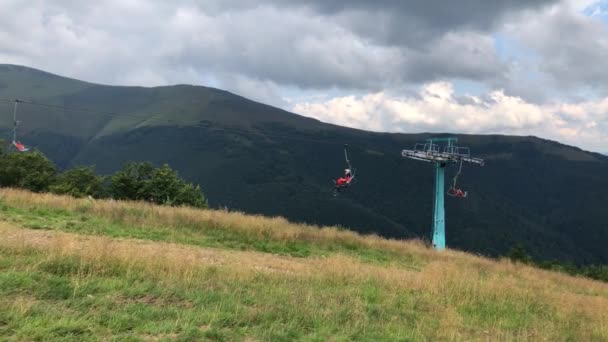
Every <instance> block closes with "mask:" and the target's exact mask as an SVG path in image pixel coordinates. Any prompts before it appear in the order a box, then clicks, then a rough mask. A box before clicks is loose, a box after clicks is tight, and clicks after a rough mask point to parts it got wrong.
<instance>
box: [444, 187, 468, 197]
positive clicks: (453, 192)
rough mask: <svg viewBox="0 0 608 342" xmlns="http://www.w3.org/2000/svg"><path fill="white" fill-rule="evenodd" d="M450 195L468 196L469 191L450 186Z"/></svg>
mask: <svg viewBox="0 0 608 342" xmlns="http://www.w3.org/2000/svg"><path fill="white" fill-rule="evenodd" d="M448 195H450V196H454V197H467V192H466V191H463V190H462V189H456V188H450V190H449V191H448Z"/></svg>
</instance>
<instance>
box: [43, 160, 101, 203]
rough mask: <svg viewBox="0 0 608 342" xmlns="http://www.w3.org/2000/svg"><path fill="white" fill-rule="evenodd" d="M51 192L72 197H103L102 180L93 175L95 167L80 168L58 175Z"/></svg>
mask: <svg viewBox="0 0 608 342" xmlns="http://www.w3.org/2000/svg"><path fill="white" fill-rule="evenodd" d="M50 190H51V192H53V193H56V194H61V195H71V196H74V197H85V196H92V197H95V198H102V197H105V189H104V178H103V177H100V176H97V175H95V167H93V166H81V167H75V168H73V169H70V170H67V171H64V172H62V173H61V174H59V176H58V177H57V180H56V181H55V184H53V185H52V186H51V187H50Z"/></svg>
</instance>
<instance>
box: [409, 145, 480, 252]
mask: <svg viewBox="0 0 608 342" xmlns="http://www.w3.org/2000/svg"><path fill="white" fill-rule="evenodd" d="M456 142H458V138H456V137H445V138H432V139H428V140H427V141H426V143H419V144H416V146H414V149H413V150H403V151H401V155H402V156H403V157H405V158H409V159H414V160H420V161H425V162H429V163H434V164H435V195H434V196H433V247H435V249H437V250H443V249H445V169H446V167H447V166H448V165H455V164H459V163H460V164H461V165H462V163H463V162H466V163H472V164H476V165H480V166H483V164H484V161H483V159H479V158H473V157H471V153H470V150H469V148H468V147H460V146H456V145H455V143H456ZM439 144H442V145H443V148H440V145H439ZM459 172H460V171H459Z"/></svg>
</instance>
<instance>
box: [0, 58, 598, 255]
mask: <svg viewBox="0 0 608 342" xmlns="http://www.w3.org/2000/svg"><path fill="white" fill-rule="evenodd" d="M0 83H1V84H2V86H1V87H0V98H13V97H18V98H21V99H30V100H35V101H38V102H41V103H48V104H56V105H61V106H69V107H82V108H89V109H93V110H94V111H67V110H57V109H53V108H44V107H35V106H31V105H27V104H23V105H22V107H21V111H20V119H21V120H22V126H21V129H22V131H23V133H24V136H23V140H25V141H26V143H28V144H30V145H33V146H35V147H37V148H39V149H40V150H41V151H43V152H44V153H45V154H47V155H48V156H49V157H51V159H53V160H54V161H55V162H56V163H58V164H59V165H60V166H62V167H65V166H70V165H78V164H95V165H96V166H97V169H98V171H100V172H101V173H110V172H113V171H115V170H116V169H117V168H119V167H121V166H122V165H123V164H124V163H125V162H128V161H148V160H149V161H153V162H155V163H169V164H170V165H171V166H172V167H174V168H176V169H177V170H179V172H180V173H181V174H182V175H183V176H185V177H186V178H187V179H189V180H190V181H194V182H196V183H200V184H201V186H202V187H203V189H204V190H205V192H206V195H207V197H208V198H209V199H210V204H211V205H212V206H213V207H220V206H221V207H224V206H226V207H228V208H231V209H237V210H244V211H247V212H251V213H262V214H267V215H282V216H285V217H287V218H289V219H291V220H295V221H305V222H309V223H315V224H324V225H343V226H347V227H351V228H353V229H355V230H357V231H360V232H377V233H379V234H382V235H384V236H389V237H411V236H420V237H423V238H427V237H428V236H429V234H430V231H429V226H430V221H431V211H432V198H431V196H432V187H433V170H432V168H431V166H430V165H427V164H424V163H420V162H415V161H409V160H403V159H402V158H401V157H400V151H401V149H403V148H411V147H412V146H413V145H414V143H415V142H417V141H419V140H423V139H425V138H428V137H429V135H426V134H419V135H408V134H381V133H370V132H365V131H360V130H354V129H348V128H343V127H338V126H334V125H329V124H324V123H321V122H319V121H316V120H313V119H309V118H305V117H301V116H298V115H295V114H292V113H288V112H285V111H283V110H279V109H276V108H273V107H269V106H266V105H263V104H260V103H256V102H253V101H249V100H247V99H244V98H242V97H239V96H236V95H234V94H230V93H228V92H225V91H221V90H217V89H212V88H205V87H194V86H185V85H182V86H174V87H156V88H143V87H113V86H103V85H96V84H90V83H84V82H80V81H76V80H70V79H66V78H61V77H58V76H53V75H50V74H47V73H43V72H40V71H37V70H33V69H28V68H24V67H18V66H7V65H5V66H0ZM0 111H2V112H3V113H5V115H2V116H1V117H0V127H3V128H4V130H5V131H6V132H7V133H8V130H9V129H10V125H11V124H12V123H11V120H12V119H11V115H10V113H11V106H10V103H3V104H1V105H0ZM107 113H118V114H115V115H110V114H107ZM459 138H460V143H461V144H462V145H466V146H470V147H471V149H472V151H473V153H474V154H475V155H477V156H479V157H482V158H485V159H486V160H487V163H486V166H485V167H484V168H472V167H468V168H466V167H465V170H464V173H463V175H462V177H461V178H460V180H461V185H462V187H464V188H465V189H468V190H469V194H470V196H469V197H468V198H467V199H466V200H461V201H459V200H454V199H451V198H450V199H448V202H447V225H448V236H447V242H448V245H449V246H453V247H456V248H461V249H465V250H470V251H475V252H479V253H484V254H489V255H501V254H504V253H506V252H507V251H508V250H509V249H511V248H512V247H513V246H514V245H516V244H518V243H523V244H524V246H525V247H526V249H527V250H528V251H529V252H530V253H531V254H532V255H533V256H535V257H537V258H542V259H559V260H562V261H574V262H577V263H608V250H607V249H606V248H605V247H604V241H606V240H608V223H607V222H608V211H605V210H603V208H602V207H601V204H602V203H604V202H606V201H608V191H606V189H608V178H606V177H605V175H606V174H607V173H608V158H607V157H605V156H602V155H599V154H594V153H589V152H586V151H582V150H580V149H577V148H574V147H570V146H565V145H562V144H559V143H555V142H551V141H546V140H542V139H538V138H534V137H509V136H460V137H459ZM343 143H349V144H350V146H351V159H352V161H353V163H354V164H355V166H356V167H357V169H358V183H357V184H355V186H354V187H353V188H352V189H350V190H349V191H348V193H346V194H344V195H343V196H340V197H338V198H333V197H332V196H331V191H330V188H331V182H330V179H331V178H335V177H337V176H338V175H339V174H340V172H341V170H342V167H343V165H344V161H343V156H342V144H343ZM452 171H453V170H452ZM449 175H450V174H449Z"/></svg>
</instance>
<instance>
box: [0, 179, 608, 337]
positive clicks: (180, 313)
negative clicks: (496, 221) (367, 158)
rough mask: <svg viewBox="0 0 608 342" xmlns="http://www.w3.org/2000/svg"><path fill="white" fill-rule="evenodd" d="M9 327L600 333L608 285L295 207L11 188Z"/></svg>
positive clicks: (6, 283) (14, 333) (250, 333)
mask: <svg viewBox="0 0 608 342" xmlns="http://www.w3.org/2000/svg"><path fill="white" fill-rule="evenodd" d="M0 213H1V216H0V234H2V236H3V238H2V239H0V270H1V272H0V294H1V296H0V297H1V298H0V305H1V307H2V310H0V339H2V340H7V341H13V340H14V341H18V340H44V341H67V340H73V341H87V340H130V341H131V340H133V341H156V340H167V341H173V340H214V341H221V340H231V341H235V340H237V341H238V340H243V341H294V340H333V341H343V340H344V341H346V340H374V341H385V340H390V341H397V340H399V341H428V340H433V341H436V340H451V341H460V340H462V341H487V340H518V341H528V340H529V341H569V340H579V341H603V340H606V339H608V311H606V310H605V308H606V307H608V284H605V283H600V282H595V281H591V280H588V279H582V278H573V277H569V276H565V275H562V274H557V273H552V272H547V271H541V270H537V269H533V268H530V267H527V266H522V265H514V264H511V263H509V262H507V261H499V262H497V261H492V260H488V259H484V258H480V257H476V256H473V255H470V254H465V253H461V252H456V251H444V252H435V251H434V250H432V249H429V248H428V247H425V246H423V245H422V244H421V243H419V242H416V241H412V242H406V241H391V240H384V239H381V238H378V237H371V236H368V237H362V236H360V235H357V234H354V233H352V232H348V231H339V230H337V229H335V228H327V227H325V228H319V227H310V226H304V225H294V224H291V223H289V222H287V221H286V220H284V219H277V218H274V219H272V218H264V217H259V216H258V217H255V216H247V215H243V214H240V213H229V212H224V211H212V210H193V209H188V208H168V207H157V206H152V205H149V204H143V203H123V202H116V201H91V200H86V199H84V200H75V199H71V198H68V197H59V196H51V195H37V194H32V193H27V192H23V191H14V190H6V189H3V190H0Z"/></svg>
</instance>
